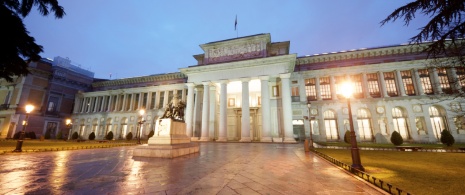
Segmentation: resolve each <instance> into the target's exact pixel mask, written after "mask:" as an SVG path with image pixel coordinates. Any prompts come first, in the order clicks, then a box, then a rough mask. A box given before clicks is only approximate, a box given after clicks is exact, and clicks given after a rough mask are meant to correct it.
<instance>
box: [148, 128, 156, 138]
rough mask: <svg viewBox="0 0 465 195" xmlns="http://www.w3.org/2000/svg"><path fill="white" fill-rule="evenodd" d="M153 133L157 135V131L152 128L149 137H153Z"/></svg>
mask: <svg viewBox="0 0 465 195" xmlns="http://www.w3.org/2000/svg"><path fill="white" fill-rule="evenodd" d="M153 135H155V131H153V130H152V131H150V133H149V138H151V137H153Z"/></svg>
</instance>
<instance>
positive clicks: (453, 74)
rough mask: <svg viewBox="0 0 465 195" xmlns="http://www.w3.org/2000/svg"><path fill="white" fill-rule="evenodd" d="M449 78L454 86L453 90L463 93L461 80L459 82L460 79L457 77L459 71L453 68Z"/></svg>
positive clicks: (450, 70)
mask: <svg viewBox="0 0 465 195" xmlns="http://www.w3.org/2000/svg"><path fill="white" fill-rule="evenodd" d="M449 78H450V81H452V82H451V85H452V89H453V90H454V91H457V92H458V91H460V92H461V93H462V91H461V90H462V86H460V80H459V77H458V76H457V69H456V68H455V67H451V68H450V69H449Z"/></svg>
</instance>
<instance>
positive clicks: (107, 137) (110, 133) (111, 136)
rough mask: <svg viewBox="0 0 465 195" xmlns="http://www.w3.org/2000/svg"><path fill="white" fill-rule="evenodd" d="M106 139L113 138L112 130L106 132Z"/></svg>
mask: <svg viewBox="0 0 465 195" xmlns="http://www.w3.org/2000/svg"><path fill="white" fill-rule="evenodd" d="M105 138H106V139H107V140H112V139H113V132H111V131H110V132H108V134H107V135H106V136H105Z"/></svg>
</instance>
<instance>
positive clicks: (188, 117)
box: [184, 83, 195, 137]
mask: <svg viewBox="0 0 465 195" xmlns="http://www.w3.org/2000/svg"><path fill="white" fill-rule="evenodd" d="M186 85H187V102H186V114H185V119H184V120H185V121H186V135H187V136H188V137H192V129H193V128H192V127H193V123H192V119H193V115H194V113H193V112H194V86H195V85H194V83H187V84H186Z"/></svg>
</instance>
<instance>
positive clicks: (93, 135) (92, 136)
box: [89, 132, 95, 140]
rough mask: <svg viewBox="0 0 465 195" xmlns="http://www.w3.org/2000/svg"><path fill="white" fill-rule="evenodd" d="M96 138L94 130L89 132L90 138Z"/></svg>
mask: <svg viewBox="0 0 465 195" xmlns="http://www.w3.org/2000/svg"><path fill="white" fill-rule="evenodd" d="M94 139H95V133H94V132H92V133H90V134H89V140H94Z"/></svg>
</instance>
